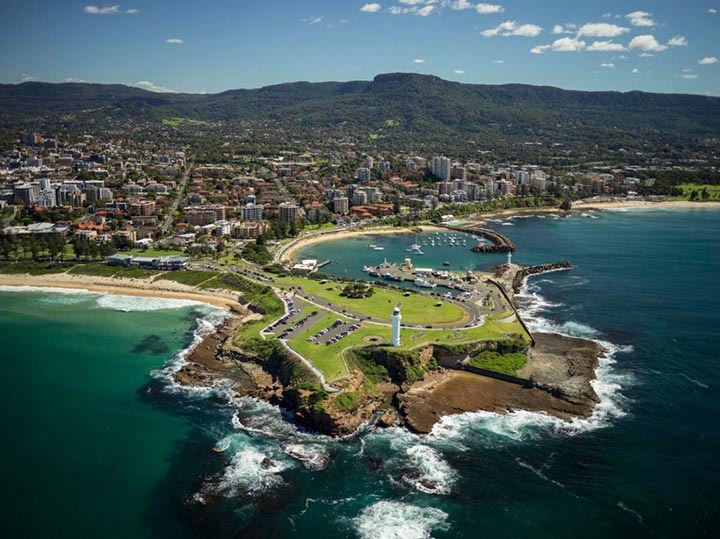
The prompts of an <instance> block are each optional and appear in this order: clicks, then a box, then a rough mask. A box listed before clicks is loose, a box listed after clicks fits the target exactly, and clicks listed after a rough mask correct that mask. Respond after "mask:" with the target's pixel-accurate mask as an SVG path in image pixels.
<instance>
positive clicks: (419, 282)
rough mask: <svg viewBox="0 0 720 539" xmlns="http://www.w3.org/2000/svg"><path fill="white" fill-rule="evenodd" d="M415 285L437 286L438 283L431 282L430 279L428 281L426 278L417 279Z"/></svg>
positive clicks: (421, 286)
mask: <svg viewBox="0 0 720 539" xmlns="http://www.w3.org/2000/svg"><path fill="white" fill-rule="evenodd" d="M415 286H419V287H420V288H435V287H436V286H437V285H436V284H435V283H431V282H430V281H426V280H425V279H420V278H418V279H415Z"/></svg>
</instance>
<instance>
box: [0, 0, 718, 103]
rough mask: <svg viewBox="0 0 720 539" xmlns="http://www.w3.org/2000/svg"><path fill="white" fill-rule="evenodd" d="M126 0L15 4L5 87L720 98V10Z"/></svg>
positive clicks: (540, 2)
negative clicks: (379, 86) (336, 84)
mask: <svg viewBox="0 0 720 539" xmlns="http://www.w3.org/2000/svg"><path fill="white" fill-rule="evenodd" d="M112 1H113V2H114V1H122V2H123V3H121V4H114V3H112V4H110V3H108V4H106V3H100V4H90V3H87V2H83V1H80V2H75V1H72V0H2V3H1V4H0V52H1V53H2V54H0V82H5V83H18V82H21V81H25V80H42V81H50V82H63V81H75V80H82V81H87V82H102V83H124V84H132V85H138V86H141V87H145V88H148V89H153V90H156V91H163V90H172V91H184V92H219V91H223V90H227V89H231V88H256V87H260V86H264V85H267V84H275V83H279V82H288V81H296V80H310V81H323V80H369V79H371V78H372V77H374V76H375V75H376V74H378V73H386V72H394V71H404V72H419V73H428V74H433V75H437V76H440V77H442V78H445V79H450V80H457V81H462V82H470V83H487V84H500V83H512V82H519V83H529V84H542V85H552V86H559V87H562V88H569V89H581V90H621V91H626V90H635V89H637V90H645V91H653V92H682V93H696V94H709V95H720V61H718V60H720V0H685V1H680V0H623V1H619V0H604V1H594V0H490V1H489V2H485V3H479V2H476V1H474V0H446V1H443V0H393V1H387V0H377V1H376V2H375V1H364V0H360V1H355V0H307V1H306V0H206V1H201V0H136V1H135V0H112ZM125 2H127V3H125Z"/></svg>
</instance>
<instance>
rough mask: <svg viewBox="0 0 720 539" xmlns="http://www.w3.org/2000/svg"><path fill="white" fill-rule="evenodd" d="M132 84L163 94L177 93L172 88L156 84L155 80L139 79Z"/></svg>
mask: <svg viewBox="0 0 720 539" xmlns="http://www.w3.org/2000/svg"><path fill="white" fill-rule="evenodd" d="M131 86H136V87H137V88H142V89H143V90H148V91H150V92H158V93H161V94H172V93H175V90H173V89H172V88H167V87H165V86H160V85H158V84H155V83H154V82H150V81H149V80H139V81H137V82H135V83H133V84H131Z"/></svg>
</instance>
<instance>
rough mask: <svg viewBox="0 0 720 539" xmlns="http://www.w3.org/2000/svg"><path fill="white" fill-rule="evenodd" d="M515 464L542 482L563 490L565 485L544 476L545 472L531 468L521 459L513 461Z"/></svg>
mask: <svg viewBox="0 0 720 539" xmlns="http://www.w3.org/2000/svg"><path fill="white" fill-rule="evenodd" d="M515 462H517V463H518V466H520V467H521V468H525V469H526V470H530V471H531V472H532V473H534V474H535V475H536V476H538V477H539V478H540V479H542V480H544V481H548V482H550V483H552V484H553V485H556V486H558V487H560V488H563V489H564V488H565V485H563V484H562V483H561V482H560V481H556V480H555V479H550V478H549V477H548V476H547V475H545V472H544V471H543V470H540V469H538V468H536V467H535V466H533V465H532V464H528V463H527V462H525V461H524V460H522V459H521V458H516V459H515ZM573 496H575V495H574V494H573ZM575 497H577V496H575Z"/></svg>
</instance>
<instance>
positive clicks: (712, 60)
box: [698, 56, 720, 66]
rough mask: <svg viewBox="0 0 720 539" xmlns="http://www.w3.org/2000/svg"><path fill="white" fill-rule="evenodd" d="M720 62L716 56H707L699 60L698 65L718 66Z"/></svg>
mask: <svg viewBox="0 0 720 539" xmlns="http://www.w3.org/2000/svg"><path fill="white" fill-rule="evenodd" d="M718 62H720V60H718V59H717V58H715V57H714V56H706V57H705V58H700V59H699V60H698V64H700V65H704V66H705V65H710V64H717V63H718Z"/></svg>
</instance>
